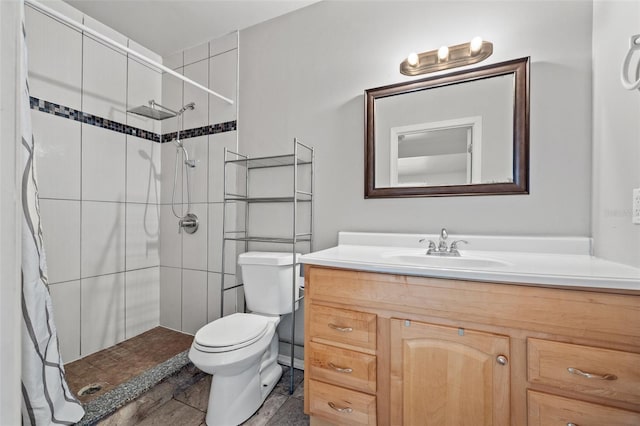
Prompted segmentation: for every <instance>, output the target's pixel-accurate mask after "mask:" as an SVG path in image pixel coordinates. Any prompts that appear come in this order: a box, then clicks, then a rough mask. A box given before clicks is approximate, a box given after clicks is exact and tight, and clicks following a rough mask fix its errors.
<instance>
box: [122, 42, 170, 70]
mask: <svg viewBox="0 0 640 426" xmlns="http://www.w3.org/2000/svg"><path fill="white" fill-rule="evenodd" d="M129 49H131V50H135V51H136V52H138V53H141V54H143V55H144V56H146V57H147V58H149V59H151V60H154V61H156V62H158V63H159V64H161V63H162V56H160V55H159V54H157V53H156V52H154V51H153V50H151V49H147V48H146V47H144V46H143V45H141V44H139V43H136V42H135V41H133V40H131V39H129ZM131 58H133V57H132V56H131ZM154 69H155V70H157V71H158V70H159V68H155V67H154Z"/></svg>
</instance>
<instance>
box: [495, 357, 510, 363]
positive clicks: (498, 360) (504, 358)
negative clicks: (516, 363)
mask: <svg viewBox="0 0 640 426" xmlns="http://www.w3.org/2000/svg"><path fill="white" fill-rule="evenodd" d="M496 362H497V363H498V364H500V365H507V363H508V362H509V360H508V359H507V357H506V356H504V355H498V356H497V357H496Z"/></svg>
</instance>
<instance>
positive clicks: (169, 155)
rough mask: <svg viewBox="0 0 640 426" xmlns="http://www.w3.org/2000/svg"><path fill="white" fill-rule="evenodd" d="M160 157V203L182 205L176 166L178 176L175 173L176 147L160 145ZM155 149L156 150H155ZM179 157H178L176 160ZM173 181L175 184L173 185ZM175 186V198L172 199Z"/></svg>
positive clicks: (180, 181)
mask: <svg viewBox="0 0 640 426" xmlns="http://www.w3.org/2000/svg"><path fill="white" fill-rule="evenodd" d="M159 148H160V157H161V164H162V173H161V175H160V202H161V203H162V204H171V203H172V202H173V201H175V202H176V203H178V204H180V203H182V191H181V190H180V188H182V174H181V173H180V167H179V164H178V174H177V175H175V171H176V153H177V147H176V145H175V144H174V143H163V144H160V147H159ZM156 149H157V148H156ZM179 159H180V157H178V160H179ZM174 179H175V183H174ZM174 185H175V198H173V192H174Z"/></svg>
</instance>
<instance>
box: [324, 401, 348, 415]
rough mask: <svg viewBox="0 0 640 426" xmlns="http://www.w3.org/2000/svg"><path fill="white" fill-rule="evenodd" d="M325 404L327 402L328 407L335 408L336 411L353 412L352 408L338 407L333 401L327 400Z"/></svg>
mask: <svg viewBox="0 0 640 426" xmlns="http://www.w3.org/2000/svg"><path fill="white" fill-rule="evenodd" d="M327 404H329V407H331V408H332V409H334V410H336V411H337V412H338V413H346V414H349V413H352V412H353V408H351V407H338V406H337V405H336V404H334V403H333V402H331V401H329V402H328V403H327Z"/></svg>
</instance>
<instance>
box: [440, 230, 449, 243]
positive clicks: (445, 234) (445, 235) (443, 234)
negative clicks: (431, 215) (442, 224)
mask: <svg viewBox="0 0 640 426" xmlns="http://www.w3.org/2000/svg"><path fill="white" fill-rule="evenodd" d="M448 237H449V233H448V232H447V228H442V230H440V239H441V240H442V241H444V240H446V239H447V238H448Z"/></svg>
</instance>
